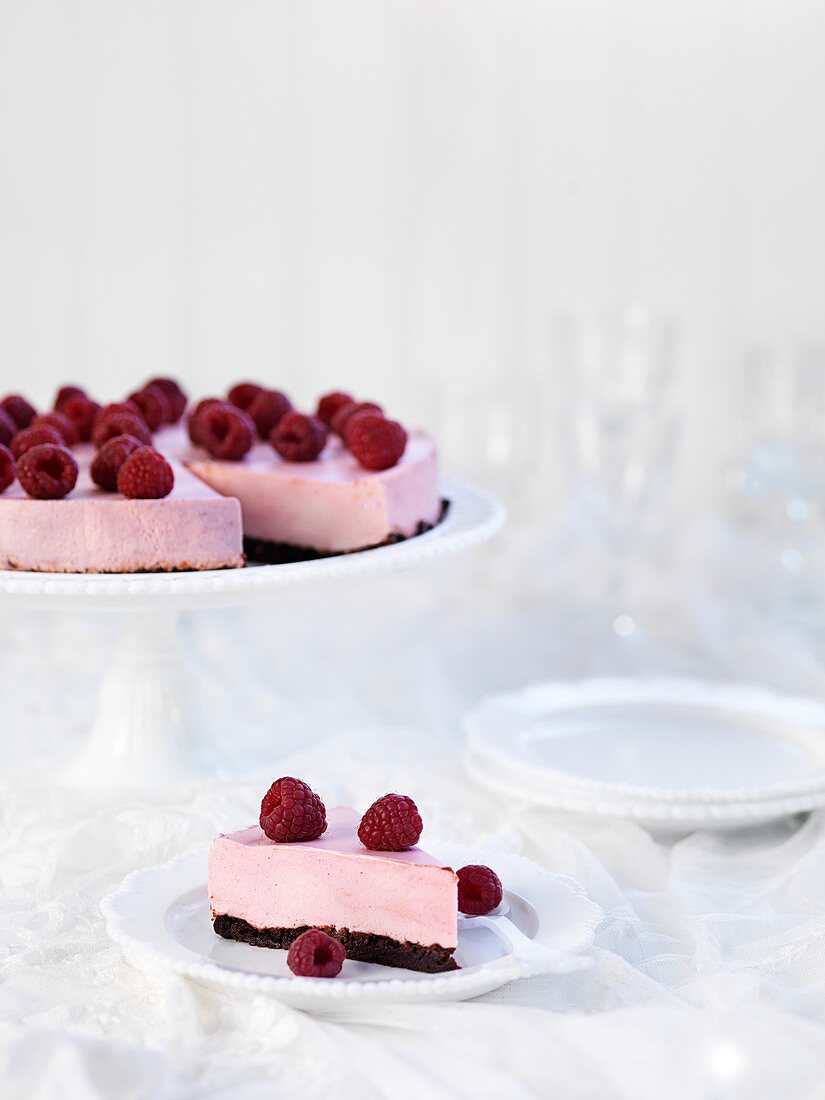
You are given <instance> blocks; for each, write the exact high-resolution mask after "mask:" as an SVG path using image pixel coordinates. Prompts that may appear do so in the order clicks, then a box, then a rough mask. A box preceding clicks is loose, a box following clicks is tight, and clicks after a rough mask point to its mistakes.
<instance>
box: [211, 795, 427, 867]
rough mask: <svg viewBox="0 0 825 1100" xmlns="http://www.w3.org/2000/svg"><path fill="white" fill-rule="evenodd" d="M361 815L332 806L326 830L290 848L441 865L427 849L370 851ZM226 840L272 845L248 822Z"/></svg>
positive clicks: (345, 808) (261, 831) (261, 830)
mask: <svg viewBox="0 0 825 1100" xmlns="http://www.w3.org/2000/svg"><path fill="white" fill-rule="evenodd" d="M360 821H361V815H360V814H359V813H358V811H357V810H353V809H351V808H350V807H349V806H336V807H335V809H333V810H329V811H328V813H327V830H326V832H325V833H324V835H323V836H320V837H319V838H318V839H317V840H302V841H293V842H292V843H291V844H290V845H289V846H290V848H293V849H297V848H317V849H318V850H319V851H321V852H336V853H338V854H339V855H350V856H364V857H366V858H368V859H391V860H397V861H400V862H401V863H417V864H423V865H425V866H427V867H442V866H443V864H442V863H440V862H439V861H438V860H437V859H433V857H432V856H431V855H428V853H427V852H422V851H421V849H420V848H408V849H407V851H406V852H372V851H370V850H369V848H365V847H364V845H363V844H362V843H361V841H360V840H359V839H358V824H359V822H360ZM226 839H227V840H231V841H232V842H233V843H235V844H245V845H248V846H249V847H253V848H254V847H258V846H259V845H262V846H267V847H272V846H273V844H274V843H275V841H273V840H270V839H269V837H268V836H266V834H265V833H264V831H263V829H261V827H260V825H250V826H249V828H247V829H238V831H237V832H234V833H229V834H227V835H226Z"/></svg>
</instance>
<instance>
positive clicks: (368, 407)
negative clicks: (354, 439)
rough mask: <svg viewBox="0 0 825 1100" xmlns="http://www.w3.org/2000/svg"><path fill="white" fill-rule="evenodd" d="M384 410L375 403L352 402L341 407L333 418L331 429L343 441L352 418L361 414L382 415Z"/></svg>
mask: <svg viewBox="0 0 825 1100" xmlns="http://www.w3.org/2000/svg"><path fill="white" fill-rule="evenodd" d="M383 411H384V410H383V409H382V408H381V406H380V405H376V404H375V402H374V401H352V402H351V403H350V404H349V405H341V406H339V408H338V411H337V412H336V414H335V416H333V418H332V423H331V424H330V427H331V428H332V430H333V431H334V432H335V434H336V435H340V437H341V438H342V439H343V438H344V436H345V435H346V431H347V422H348V421H349V418H350V417H351V416H354V415H355V413H360V412H376V413H382V412H383Z"/></svg>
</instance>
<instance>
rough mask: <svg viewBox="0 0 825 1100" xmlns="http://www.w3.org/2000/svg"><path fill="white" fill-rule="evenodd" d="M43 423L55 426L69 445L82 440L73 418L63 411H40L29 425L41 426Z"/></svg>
mask: <svg viewBox="0 0 825 1100" xmlns="http://www.w3.org/2000/svg"><path fill="white" fill-rule="evenodd" d="M41 424H43V425H46V427H49V428H54V429H55V431H56V432H58V434H59V435H62V436H63V439H64V440H65V442H66V446H67V447H74V446H76V444H78V443H79V442H80V434H79V433H78V430H77V428H76V427H75V426H74V424H73V423H72V422H71V420H69V418H68V416H64V414H63V413H59V412H50V413H39V414H38V415H37V416H36V417H35V418H34V420H32V422H31V424H30V425H29V427H30V428H39V427H40V425H41Z"/></svg>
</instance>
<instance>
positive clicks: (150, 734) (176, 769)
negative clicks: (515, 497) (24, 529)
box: [0, 479, 505, 788]
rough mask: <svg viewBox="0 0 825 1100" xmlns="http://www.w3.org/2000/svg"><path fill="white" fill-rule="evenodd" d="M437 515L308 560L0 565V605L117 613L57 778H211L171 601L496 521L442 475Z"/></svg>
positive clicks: (371, 555)
mask: <svg viewBox="0 0 825 1100" xmlns="http://www.w3.org/2000/svg"><path fill="white" fill-rule="evenodd" d="M442 495H443V496H444V498H445V499H446V500H448V501H449V502H450V507H449V510H448V512H447V515H446V517H445V518H444V520H443V521H442V522H441V523H440V524H439V525H438V526H437V527H435V528H434V529H433V530H432V531H428V532H426V534H423V535H418V536H416V537H415V538H413V539H408V540H406V541H404V542H399V543H396V544H394V545H392V546H381V547H378V548H376V549H375V550H364V551H361V552H359V553H354V554H344V555H340V556H338V557H332V558H319V559H318V560H316V561H305V562H294V563H289V564H286V565H252V566H247V567H246V568H245V569H224V570H209V571H204V572H199V573H145V574H116V575H115V574H112V575H109V574H84V575H78V574H69V573H66V574H57V573H24V572H0V608H3V609H6V608H9V609H10V608H11V607H13V606H16V607H28V608H31V609H35V608H37V609H44V608H45V609H49V610H66V611H74V612H79V611H93V610H96V611H108V612H119V613H120V616H121V623H120V634H119V637H118V640H117V642H116V644H115V649H114V653H113V655H112V659H111V663H110V665H109V668H108V669H107V671H106V673H105V674H104V676H103V680H102V682H101V685H100V688H99V691H98V699H97V713H96V717H95V719H94V722H93V724H92V728H91V731H90V734H89V737H88V740H87V742H86V745H85V747H84V748H83V750H82V751H81V753H80V754H79V756H78V757H77V758H76V759H75V760H74V761H72V762H71V763H70V765H69V766H68V767H67V768H66V769H65V770H64V771H63V773H62V775H61V776H60V779H62V781H64V782H66V783H70V784H80V785H85V786H112V787H114V786H125V787H138V788H150V787H158V786H163V785H165V784H170V785H171V784H179V783H181V782H184V781H186V780H191V779H203V778H206V777H219V776H220V775H221V774H222V768H221V761H220V758H219V754H218V753H217V752H216V750H215V746H214V743H213V738H212V737H211V736H210V732H211V729H212V722H211V718H210V714H209V713H208V710H206V709H205V708H203V707H202V706H201V703H200V700H201V699H202V698H203V693H202V692H201V691H199V690H198V687H197V675H196V673H195V671H194V669H192V668H191V667H190V665H189V663H188V661H187V654H186V652H185V649H184V646H183V644H182V640H181V636H180V622H179V614H180V612H181V611H184V610H187V611H196V610H201V609H209V608H217V607H231V606H240V605H244V604H256V603H260V601H262V600H264V599H267V598H270V597H272V596H273V595H275V594H276V593H277V591H278V590H279V589H280V588H282V587H283V586H285V585H289V586H294V585H300V584H319V583H322V582H330V583H333V582H336V581H338V582H340V581H346V580H347V579H349V580H352V579H353V578H355V577H367V576H372V575H376V576H377V575H379V574H382V573H390V572H395V571H397V570H400V569H404V568H409V567H411V566H414V565H418V564H420V563H423V562H426V561H430V560H432V559H435V558H438V557H442V556H443V555H446V554H451V553H456V552H458V551H460V550H465V549H468V548H469V547H471V546H475V545H477V544H479V543H482V542H484V541H486V540H487V539H489V538H491V537H492V536H493V535H494V534H496V532H497V531H498V530H500V528H501V527H502V525H503V523H504V519H505V511H504V508H503V506H502V505H501V504H500V503H499V501H498V500H496V498H495V497H493V496H492V495H491V494H490V493H488V492H486V491H485V490H483V489H480V488H478V487H476V486H474V485H470V484H468V483H467V482H463V481H460V480H458V479H445V480H444V482H443V483H442Z"/></svg>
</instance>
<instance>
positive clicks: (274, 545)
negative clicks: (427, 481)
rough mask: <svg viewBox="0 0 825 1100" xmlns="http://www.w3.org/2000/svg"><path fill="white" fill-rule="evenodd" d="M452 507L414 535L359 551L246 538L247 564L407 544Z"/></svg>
mask: <svg viewBox="0 0 825 1100" xmlns="http://www.w3.org/2000/svg"><path fill="white" fill-rule="evenodd" d="M449 507H450V502H449V501H448V500H442V502H441V515H440V516H439V517H438V519H437V521H436V522H435V523H424V522H423V520H422V522H421V523H419V525H418V527H417V528H416V530H415V534H414V535H409V536H405V535H390V536H389V538H386V539H384V541H383V542H377V543H375V544H374V545H373V546H359V547H358V549H357V550H316V549H314V548H313V547H309V546H294V545H292V544H291V543H288V542H270V541H269V540H268V539H255V538H247V537H246V536H245V537H244V540H243V548H244V553H245V554H246V559H247V562H252V563H253V564H254V563H257V564H258V565H287V564H288V563H289V562H294V561H315V560H316V559H318V558H339V557H341V556H343V555H344V554H360V553H361V551H362V550H376V549H377V548H378V547H379V546H392V545H394V544H395V543H396V542H406V541H407V539H408V538H415V537H416V535H423V534H425V533H426V532H427V531H432V529H433V527H437V526H438V524H439V523H441V522H443V520H444V517H445V516H446V515H447V512H448V510H449Z"/></svg>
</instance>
